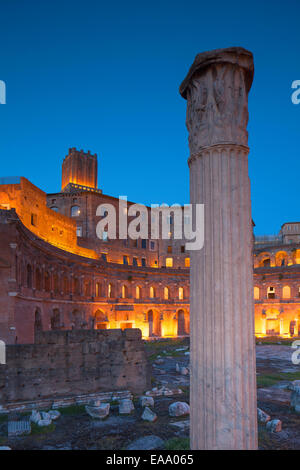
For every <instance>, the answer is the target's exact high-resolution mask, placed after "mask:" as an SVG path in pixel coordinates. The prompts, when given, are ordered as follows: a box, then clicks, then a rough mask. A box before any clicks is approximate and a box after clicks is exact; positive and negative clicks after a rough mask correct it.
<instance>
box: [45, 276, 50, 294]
mask: <svg viewBox="0 0 300 470" xmlns="http://www.w3.org/2000/svg"><path fill="white" fill-rule="evenodd" d="M45 291H46V292H50V274H49V273H48V272H47V271H46V272H45Z"/></svg>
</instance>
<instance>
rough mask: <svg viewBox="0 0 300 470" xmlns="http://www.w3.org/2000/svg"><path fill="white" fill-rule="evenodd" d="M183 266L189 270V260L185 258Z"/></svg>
mask: <svg viewBox="0 0 300 470" xmlns="http://www.w3.org/2000/svg"><path fill="white" fill-rule="evenodd" d="M184 266H185V267H186V268H189V267H190V258H185V260H184Z"/></svg>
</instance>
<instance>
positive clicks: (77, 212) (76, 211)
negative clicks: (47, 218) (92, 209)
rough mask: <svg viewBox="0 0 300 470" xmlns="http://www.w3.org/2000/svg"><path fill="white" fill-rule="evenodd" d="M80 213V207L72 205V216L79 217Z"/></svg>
mask: <svg viewBox="0 0 300 470" xmlns="http://www.w3.org/2000/svg"><path fill="white" fill-rule="evenodd" d="M79 215H80V207H79V206H72V207H71V217H78V216H79Z"/></svg>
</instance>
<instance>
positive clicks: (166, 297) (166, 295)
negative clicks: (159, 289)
mask: <svg viewBox="0 0 300 470" xmlns="http://www.w3.org/2000/svg"><path fill="white" fill-rule="evenodd" d="M169 297H170V289H169V288H168V287H165V288H164V299H165V300H169Z"/></svg>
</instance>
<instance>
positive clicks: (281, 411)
mask: <svg viewBox="0 0 300 470" xmlns="http://www.w3.org/2000/svg"><path fill="white" fill-rule="evenodd" d="M145 347H146V350H147V354H148V357H149V360H150V361H151V364H152V377H151V384H152V387H153V388H154V387H158V388H160V387H162V386H165V387H167V388H169V389H171V390H176V389H178V388H180V389H181V390H182V391H183V393H182V394H180V395H173V396H159V397H154V401H155V406H154V409H153V410H154V411H155V413H156V414H157V416H158V418H157V420H156V421H155V422H154V423H149V422H146V421H143V420H142V419H141V415H142V412H143V410H142V408H141V406H140V404H139V397H138V396H135V397H134V405H135V410H134V412H132V413H131V414H130V415H128V416H119V413H118V406H117V405H116V404H111V411H110V415H109V417H108V418H107V419H105V420H103V421H101V420H95V419H92V418H91V417H90V416H89V415H88V414H87V413H86V411H85V408H84V406H77V407H76V406H73V407H69V408H65V409H61V410H60V411H61V413H62V414H61V417H60V418H59V419H58V420H57V421H55V422H54V423H53V424H52V425H51V426H49V427H48V428H38V427H37V426H33V428H32V433H31V435H29V436H23V437H17V438H8V437H7V418H6V417H0V446H4V445H7V446H9V447H11V448H12V449H31V450H34V449H39V450H52V449H53V450H71V449H73V450H79V449H83V450H93V449H98V450H122V449H126V448H127V446H128V445H129V444H130V443H132V442H133V441H134V440H136V439H138V438H141V437H143V436H150V435H155V436H158V437H159V438H161V439H162V440H163V441H164V445H163V446H162V448H166V449H188V448H189V444H188V442H189V441H188V437H189V420H188V417H187V416H185V417H181V418H171V417H170V416H169V413H168V408H169V405H170V404H171V403H172V402H174V401H184V402H187V403H189V374H187V375H182V374H181V373H180V372H178V371H176V364H178V366H177V369H178V367H179V368H180V369H181V368H182V367H188V366H189V339H188V338H182V339H176V340H160V341H153V342H150V343H149V342H148V343H145ZM256 348H257V381H258V407H259V408H261V409H263V410H264V411H266V412H267V413H268V414H269V415H270V416H271V418H272V419H275V418H277V419H280V420H281V421H282V431H281V432H279V433H270V432H269V431H267V430H266V428H265V426H264V425H259V448H260V449H285V450H286V449H300V415H299V414H296V413H295V412H294V411H293V410H291V408H290V395H291V391H290V390H289V389H288V388H287V387H288V385H289V384H290V383H291V381H292V380H296V379H300V365H298V366H297V365H293V364H292V362H291V354H292V352H293V350H292V349H291V347H290V345H288V344H277V343H274V344H257V346H256ZM15 418H17V419H24V416H22V415H18V416H16V417H15Z"/></svg>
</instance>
